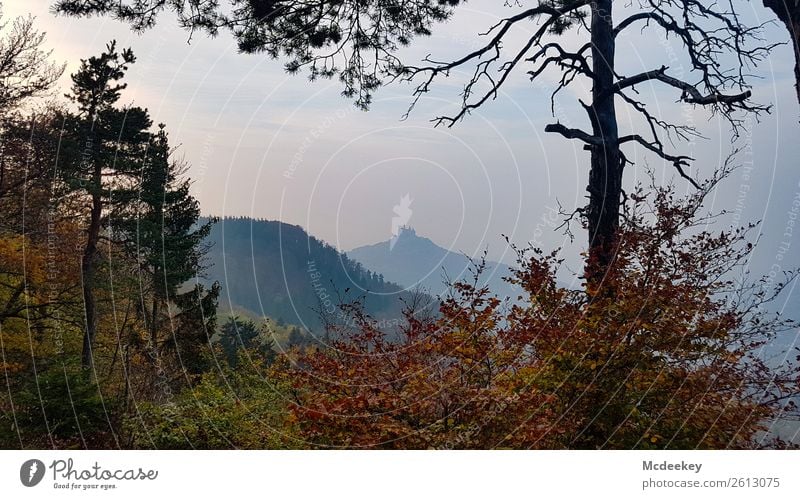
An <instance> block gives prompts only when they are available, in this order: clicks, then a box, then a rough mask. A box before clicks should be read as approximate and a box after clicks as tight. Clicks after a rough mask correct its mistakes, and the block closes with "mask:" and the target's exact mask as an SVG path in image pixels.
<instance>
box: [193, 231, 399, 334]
mask: <svg viewBox="0 0 800 499" xmlns="http://www.w3.org/2000/svg"><path fill="white" fill-rule="evenodd" d="M208 242H209V243H210V246H211V249H210V252H209V254H208V258H207V262H206V263H207V264H208V265H209V268H208V270H207V272H206V274H207V275H206V277H205V280H206V281H209V282H213V281H219V282H220V284H221V286H222V296H221V297H220V307H219V308H220V313H223V314H224V313H226V312H230V311H236V310H245V311H249V312H251V313H252V314H254V315H255V316H267V317H271V318H273V319H274V320H276V321H279V322H281V323H287V324H296V325H299V326H301V327H303V328H304V329H309V330H312V331H317V332H318V331H320V330H321V325H322V323H323V321H322V319H321V317H320V312H322V313H323V314H325V315H328V316H329V317H331V318H333V319H334V320H336V319H337V317H336V315H337V314H339V309H338V307H337V305H338V304H339V303H340V302H341V301H342V300H344V301H353V300H354V299H356V298H362V299H363V302H364V304H365V308H366V310H367V311H368V312H369V313H370V315H372V316H373V317H374V318H375V319H376V320H388V319H397V318H398V317H399V314H400V311H401V310H402V303H401V301H400V298H401V297H404V296H406V297H407V295H408V293H404V292H403V291H402V288H401V287H400V286H398V285H396V284H393V283H391V282H388V280H386V279H385V277H384V276H382V275H380V273H374V272H372V271H371V270H368V269H367V268H365V267H364V266H363V265H362V264H360V263H358V262H354V261H352V260H351V259H350V258H348V257H347V256H346V255H344V254H342V253H340V252H339V251H338V250H337V249H336V248H334V247H333V246H331V245H329V244H327V243H325V242H323V241H320V240H319V239H317V238H315V237H313V236H310V235H309V234H308V233H306V231H305V230H303V229H302V228H301V227H298V226H296V225H290V224H286V223H282V222H276V221H270V220H256V219H252V218H224V219H222V220H220V221H219V222H217V223H216V224H214V226H213V228H212V230H211V234H210V235H209V238H208ZM338 318H339V319H340V318H341V317H340V316H339V317H338Z"/></svg>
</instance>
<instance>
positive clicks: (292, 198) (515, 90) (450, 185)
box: [4, 0, 800, 272]
mask: <svg viewBox="0 0 800 499" xmlns="http://www.w3.org/2000/svg"><path fill="white" fill-rule="evenodd" d="M4 3H5V6H4V11H5V13H6V15H7V16H14V15H20V14H25V13H29V12H30V13H33V14H34V15H36V16H37V18H38V25H39V27H40V28H41V29H43V30H46V31H47V33H48V38H47V46H48V47H51V48H53V56H54V58H55V59H56V60H59V61H66V62H67V63H68V70H67V73H70V72H72V71H74V70H75V69H76V67H77V65H78V62H79V59H80V58H82V57H83V58H85V57H88V56H90V55H94V54H97V53H99V52H100V51H101V50H102V48H103V46H104V44H105V43H106V42H107V41H109V40H111V39H117V40H118V41H119V43H120V44H121V45H122V46H130V47H132V48H133V50H134V52H135V53H136V55H137V56H138V59H139V60H138V62H137V63H136V64H135V65H133V66H132V67H131V70H130V72H129V77H128V82H129V89H128V90H127V91H126V92H125V94H124V100H125V102H135V103H136V104H137V105H140V106H143V107H147V108H148V109H149V110H150V112H151V113H152V115H153V117H154V119H155V120H156V121H157V122H164V123H166V124H167V128H168V130H169V132H170V135H171V137H172V141H173V143H175V144H181V148H180V151H181V154H183V155H184V156H185V158H186V160H187V161H188V162H189V163H190V164H191V170H190V172H191V176H192V178H193V179H194V180H195V184H194V192H195V194H196V196H197V197H198V198H199V199H200V201H201V204H202V206H203V211H204V213H206V214H214V215H250V216H254V217H262V218H268V219H280V220H283V221H285V222H290V223H294V224H299V225H301V226H303V227H305V228H306V229H307V230H308V231H309V232H310V233H311V234H313V235H315V236H317V237H319V238H321V239H323V240H325V241H327V242H330V243H332V244H334V245H336V246H337V247H339V248H342V249H345V250H348V249H351V248H353V247H356V246H359V245H363V244H370V243H374V242H377V241H381V240H386V239H388V238H389V237H390V235H391V220H392V217H393V216H394V214H393V211H392V210H393V207H394V206H395V205H397V204H398V203H399V202H400V199H401V198H402V197H403V196H404V195H406V194H408V195H410V197H411V198H412V199H413V201H412V204H411V210H412V215H411V218H410V220H409V223H410V224H411V225H413V226H414V227H415V228H416V229H417V232H418V233H420V234H421V235H424V236H427V237H430V238H431V239H433V240H434V241H435V242H436V243H437V244H439V245H441V246H444V247H449V248H453V249H454V250H460V251H464V252H467V253H473V252H474V251H476V250H480V249H482V248H484V247H486V246H487V245H488V247H489V252H490V256H492V257H493V258H495V259H503V260H505V261H510V260H511V258H510V255H509V254H508V253H507V248H506V247H505V243H504V242H503V241H502V239H501V235H502V234H505V235H509V236H510V237H511V238H512V240H514V241H516V242H517V243H525V242H526V241H534V242H535V243H537V244H539V245H541V246H543V247H545V248H548V249H549V248H552V247H556V246H560V245H562V244H563V245H565V246H566V248H567V250H566V251H567V254H568V255H569V257H570V261H571V262H573V265H575V266H576V267H577V266H578V263H577V262H578V259H577V253H578V252H579V251H580V250H581V249H582V246H583V243H584V239H585V235H584V234H583V233H581V232H580V231H577V237H578V240H577V242H576V244H569V243H568V242H567V241H566V240H565V238H564V236H563V235H561V234H559V233H557V232H555V231H554V230H553V227H552V225H553V224H554V213H553V211H554V210H555V209H556V207H557V206H558V205H559V203H560V204H561V205H563V206H564V207H565V208H568V209H571V208H573V207H575V206H577V205H581V204H583V203H584V202H585V198H584V196H585V195H586V193H585V186H586V181H587V172H588V153H586V152H584V151H583V150H582V148H581V145H580V144H578V143H577V142H574V141H567V140H566V139H563V138H561V137H560V136H553V135H552V134H545V133H544V132H543V129H544V126H545V125H546V124H548V123H551V122H553V121H554V118H553V117H552V116H551V114H550V106H549V90H550V89H551V88H552V85H551V83H552V81H553V75H552V74H550V75H547V77H546V78H547V79H545V80H543V81H542V83H541V84H537V85H534V84H531V83H530V82H529V81H528V80H527V78H526V76H525V71H526V70H527V69H528V68H527V67H524V66H523V67H522V68H521V70H520V71H519V72H518V74H517V75H516V76H515V77H514V78H513V79H512V80H511V81H509V84H508V85H507V87H506V88H505V89H504V92H503V93H502V94H501V95H499V96H498V98H497V99H496V100H495V101H493V102H490V103H488V104H487V105H485V106H484V107H483V108H482V109H480V110H479V111H478V112H475V113H474V114H473V115H471V116H470V117H468V119H467V120H466V121H464V122H463V123H459V124H458V125H456V126H455V127H453V128H449V129H448V128H436V129H434V128H433V127H432V125H431V123H430V122H429V120H430V119H431V118H432V117H434V116H436V115H438V114H440V113H441V112H443V111H446V110H452V109H454V105H455V103H456V101H457V99H458V92H459V90H460V88H461V85H462V84H463V80H461V79H459V78H458V75H455V76H454V77H453V78H451V79H450V80H449V81H444V80H443V81H441V82H440V83H439V84H437V85H436V86H435V89H434V92H433V93H432V94H431V95H430V96H429V97H428V98H426V99H425V100H424V101H423V102H422V103H421V104H420V106H418V108H417V109H416V110H415V111H414V113H413V114H412V115H411V117H410V118H409V119H407V120H405V121H401V119H400V118H401V116H402V115H403V113H404V112H405V109H406V107H407V105H408V104H409V102H410V95H411V87H409V86H407V85H393V86H390V87H387V88H384V89H382V90H381V91H379V92H378V94H377V95H376V97H375V103H374V105H373V106H372V109H371V111H370V112H368V113H364V112H361V111H357V110H355V109H354V107H353V106H352V103H351V102H350V101H348V100H346V99H344V98H342V97H341V96H340V91H341V88H340V86H339V84H338V83H337V82H336V81H320V82H313V83H311V82H309V81H307V79H306V78H305V77H304V76H288V75H286V74H284V72H283V70H282V64H281V62H279V61H271V60H269V59H267V58H265V57H262V56H252V55H240V54H238V53H237V52H236V49H235V46H234V44H233V42H232V40H231V39H230V37H228V36H225V35H223V36H220V37H219V38H217V39H207V38H206V37H205V36H203V35H202V34H196V35H195V37H194V39H192V40H191V41H190V42H189V40H188V37H187V33H186V32H183V31H181V30H180V29H178V28H177V27H176V25H175V23H174V19H173V18H172V17H171V16H164V17H162V18H161V20H160V23H159V25H158V26H157V27H156V28H155V29H153V30H151V31H148V32H146V33H144V34H143V35H141V36H140V35H136V34H133V33H131V32H130V31H129V30H128V28H127V26H125V25H123V24H120V23H117V22H115V21H113V20H110V19H106V18H101V19H89V20H85V19H81V20H77V19H72V18H63V17H55V16H53V15H51V14H50V13H49V12H48V6H49V3H50V2H48V1H47V0H25V1H22V0H16V1H8V0H6V1H5V2H4ZM735 3H737V4H738V6H739V8H740V10H741V12H742V13H743V15H744V18H745V20H746V21H747V22H754V21H755V20H757V19H761V20H766V19H769V18H770V17H769V12H767V11H766V10H764V9H763V8H762V7H761V2H735ZM517 9H518V8H517ZM508 12H510V11H509V9H508V8H505V7H502V2H498V1H496V0H493V1H491V0H481V1H472V2H470V3H469V4H468V7H467V8H464V9H462V10H461V12H460V13H459V14H458V15H457V16H456V18H455V19H454V20H453V21H452V22H450V23H448V24H447V25H444V26H442V27H441V28H440V29H438V30H435V32H436V35H435V36H433V37H431V38H427V39H420V40H417V41H416V44H415V45H414V47H413V48H412V49H411V50H409V51H408V52H407V53H406V54H405V56H406V57H407V58H409V59H410V60H414V61H416V60H419V58H420V57H421V56H424V55H425V54H428V53H431V54H433V55H434V56H439V57H440V58H444V57H446V56H447V55H459V54H463V53H466V52H467V51H469V50H470V49H471V48H474V47H475V44H476V43H477V42H478V41H479V38H478V36H477V33H479V32H481V31H484V30H485V29H486V28H487V27H488V26H490V25H491V24H493V23H494V22H495V21H496V20H497V19H498V15H504V14H506V15H507V13H508ZM534 28H535V25H534V24H530V25H527V26H525V27H524V28H523V29H521V30H518V32H517V33H515V34H514V36H515V39H524V38H523V37H524V36H525V32H526V31H527V30H529V29H534ZM650 33H651V34H650V35H649V36H638V35H637V34H636V32H635V30H634V33H632V34H630V35H628V36H624V37H621V38H620V40H619V44H618V48H617V57H618V63H619V67H620V68H621V71H623V72H624V73H625V74H633V73H634V72H639V71H641V70H643V69H653V68H657V67H660V66H661V65H662V64H666V65H668V66H671V67H672V69H675V68H676V67H677V68H680V67H681V66H682V65H684V64H687V63H686V61H684V60H683V59H682V58H678V59H675V58H674V55H673V54H675V53H676V51H679V49H680V47H679V45H678V44H677V43H672V42H670V43H663V41H662V38H663V37H662V33H661V32H659V31H651V32H650ZM766 36H767V39H768V40H770V41H783V40H785V39H787V35H786V33H785V32H784V31H783V28H781V27H780V26H774V27H771V28H769V29H767V32H766ZM509 45H513V41H511V42H510V43H509ZM678 53H679V52H678ZM792 65H793V60H792V54H791V50H790V48H789V47H787V46H782V47H778V48H776V49H774V50H773V51H772V52H771V54H770V58H769V59H768V60H766V61H765V62H764V64H763V65H761V66H760V67H759V68H757V69H755V70H754V74H755V75H756V76H757V77H758V79H754V84H755V88H754V94H755V97H756V100H757V101H759V102H763V103H772V104H774V112H773V114H771V115H769V116H765V117H764V118H763V119H762V120H761V122H760V123H758V124H755V123H752V124H751V126H750V127H749V128H748V132H747V134H746V136H745V137H743V139H742V141H741V142H740V144H739V145H741V146H743V147H744V149H745V150H744V152H743V153H741V154H740V155H739V156H738V157H737V159H738V162H739V163H742V164H743V165H744V166H746V167H747V169H742V170H740V171H739V172H737V173H736V174H734V176H733V177H732V178H730V179H729V180H728V181H727V182H725V183H724V184H723V185H722V186H721V187H720V188H719V189H718V191H717V192H716V194H715V199H714V200H713V201H714V205H715V207H717V208H729V209H733V210H737V211H738V214H737V215H736V217H737V220H740V221H741V222H747V221H758V220H762V221H763V222H764V223H763V225H762V227H761V229H762V230H763V234H762V240H761V244H760V246H759V248H758V250H757V252H756V254H755V256H754V266H753V267H754V269H755V270H756V271H758V272H765V271H769V270H770V268H773V270H774V269H775V267H774V265H775V264H779V265H780V267H781V268H782V269H786V268H789V267H791V266H793V265H794V266H797V265H798V264H800V256H798V255H799V254H800V253H798V251H797V247H800V242H798V240H797V237H796V234H789V233H787V232H786V225H787V223H788V220H789V216H790V215H789V211H790V210H791V207H792V201H793V199H794V198H795V196H797V195H798V193H800V186H798V182H800V167H798V166H799V165H798V160H797V158H798V155H800V140H798V139H800V126H798V119H799V118H800V109H798V105H797V102H796V100H795V97H794V89H793V86H792V85H793V79H792V78H793V76H792V72H791V69H792ZM67 86H68V79H67V77H66V76H65V78H64V81H63V87H64V90H66V88H67ZM640 91H641V92H642V97H643V98H644V99H645V100H647V101H648V102H649V103H650V108H651V109H652V110H653V111H654V112H655V113H656V114H659V115H661V116H662V117H670V118H671V119H673V120H675V121H677V122H679V123H686V122H687V121H688V120H691V121H692V122H694V123H696V124H698V125H699V126H700V128H701V130H702V131H703V132H704V134H705V135H706V136H707V137H708V140H699V141H697V142H696V143H695V144H691V145H686V144H677V145H676V149H675V152H678V153H682V154H689V155H691V156H693V157H695V158H697V160H698V161H697V162H696V165H695V168H693V170H695V171H700V172H701V176H702V172H705V173H709V172H710V171H711V170H712V169H713V168H714V167H715V166H716V165H717V164H718V163H719V162H720V161H721V160H722V159H724V158H725V157H726V156H727V153H728V151H729V150H730V147H731V144H730V139H729V133H728V127H727V125H726V124H725V123H723V122H720V121H719V120H717V119H716V118H713V119H712V118H710V117H709V116H708V115H707V114H706V113H705V112H704V111H703V110H701V109H697V110H694V111H692V112H690V113H688V114H687V113H686V112H684V111H685V110H684V109H683V108H682V107H681V106H680V105H678V104H675V101H676V99H677V98H678V94H677V93H676V92H674V91H670V90H664V89H662V88H661V87H658V86H652V87H648V86H642V87H641V88H640ZM586 92H588V88H586V87H583V88H582V87H580V86H576V87H575V88H574V89H573V90H570V91H566V92H564V93H562V94H561V97H560V98H559V101H558V102H559V108H558V113H557V114H558V117H559V119H560V120H561V121H562V122H564V123H568V124H570V125H573V126H580V127H582V128H587V125H586V123H585V116H584V114H583V113H582V111H578V110H577V108H576V105H577V104H576V97H578V96H581V95H584V94H586ZM635 119H636V118H635V117H633V115H631V114H629V111H628V110H627V109H624V108H622V107H620V120H621V124H622V128H623V129H624V128H626V127H627V126H638V123H639V122H638V121H635ZM628 156H629V157H630V158H631V159H634V160H636V161H637V162H638V163H639V164H638V165H637V167H635V168H630V169H629V171H627V172H626V184H628V185H630V184H632V183H633V182H635V181H636V180H637V179H641V178H642V174H643V172H644V170H643V165H644V164H645V161H647V163H648V164H649V165H650V166H651V167H652V168H653V169H654V170H655V171H656V173H657V175H659V177H660V178H663V179H667V180H668V179H671V178H674V177H675V175H674V171H673V170H672V169H671V168H670V167H667V166H665V165H663V164H662V163H661V162H660V161H657V160H656V159H655V158H653V157H647V156H644V155H642V153H641V151H639V152H634V150H631V151H630V152H629V154H628ZM676 183H677V184H678V185H679V186H680V188H681V189H688V188H689V186H688V185H686V183H685V182H682V181H681V180H679V179H677V180H676ZM797 232H798V233H800V229H798V230H797ZM787 244H788V245H789V246H788V248H789V249H788V251H784V253H786V254H787V256H785V257H784V258H783V260H777V259H776V257H777V255H779V252H780V247H781V245H783V247H784V248H787V246H786V245H787Z"/></svg>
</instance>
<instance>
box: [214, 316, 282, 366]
mask: <svg viewBox="0 0 800 499" xmlns="http://www.w3.org/2000/svg"><path fill="white" fill-rule="evenodd" d="M219 344H220V346H221V347H222V351H223V352H224V353H225V357H226V359H227V361H228V365H230V366H231V367H232V368H236V367H237V366H238V365H239V355H240V354H241V353H242V352H248V353H251V354H256V355H258V356H259V357H260V358H261V359H262V360H263V361H264V362H265V363H266V364H267V365H269V364H271V363H272V362H273V361H274V360H275V351H274V350H273V348H272V347H273V345H274V342H273V340H272V339H271V338H270V337H269V336H268V332H267V330H266V329H265V327H264V325H262V326H260V327H259V326H257V325H256V324H255V323H254V322H253V321H251V320H243V319H241V318H239V317H228V320H227V321H226V322H225V324H223V325H222V327H221V328H220V330H219Z"/></svg>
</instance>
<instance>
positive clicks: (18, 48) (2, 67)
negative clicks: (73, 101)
mask: <svg viewBox="0 0 800 499" xmlns="http://www.w3.org/2000/svg"><path fill="white" fill-rule="evenodd" d="M0 32H4V33H3V36H2V37H0V114H3V115H4V114H6V113H7V112H9V111H11V110H13V109H16V108H17V107H19V105H20V104H22V103H23V102H24V101H26V100H28V99H30V98H31V97H36V96H40V95H43V94H46V93H47V92H49V91H50V90H51V89H52V87H53V84H55V82H56V81H57V80H58V79H59V78H60V77H61V74H62V73H63V72H64V68H65V65H63V64H62V65H58V64H56V63H53V62H51V60H50V54H51V52H50V51H46V50H44V49H42V45H43V44H44V41H45V34H44V33H42V32H40V31H38V30H36V28H35V26H34V19H33V16H28V17H27V18H22V17H18V18H16V19H14V20H13V21H12V22H10V23H9V21H5V20H3V19H2V4H0Z"/></svg>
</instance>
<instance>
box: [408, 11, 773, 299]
mask: <svg viewBox="0 0 800 499" xmlns="http://www.w3.org/2000/svg"><path fill="white" fill-rule="evenodd" d="M612 7H613V3H612V1H611V0H596V1H590V0H556V1H542V2H539V4H538V5H537V6H536V7H533V8H529V9H523V10H521V11H520V12H519V13H517V14H515V15H513V16H510V17H508V18H506V19H503V20H502V21H501V22H499V23H497V24H496V25H494V26H492V27H491V28H490V29H489V31H488V32H487V33H486V34H485V35H486V36H487V41H486V43H485V44H483V45H482V46H481V47H480V48H478V49H477V50H474V51H473V52H470V53H469V54H466V55H465V56H463V57H461V58H459V59H456V60H453V61H445V62H442V61H435V60H432V59H430V58H428V59H427V60H426V64H425V65H421V66H411V67H405V68H403V72H402V76H401V77H402V78H404V79H406V80H415V79H419V78H422V81H421V83H418V86H417V87H416V90H415V95H416V99H419V98H420V97H421V96H422V95H423V94H425V93H426V92H428V91H429V89H430V87H431V84H432V83H433V82H434V80H435V79H436V78H437V77H440V76H442V77H444V76H448V75H449V74H450V72H451V71H453V70H455V69H457V68H463V67H469V66H470V65H471V66H472V67H473V70H472V71H471V77H470V79H469V80H468V82H467V84H466V86H465V88H464V91H463V94H462V101H461V109H460V111H458V112H457V113H455V114H454V115H452V116H441V117H439V118H437V120H436V123H437V124H445V125H447V126H452V125H454V124H455V123H456V122H458V121H459V120H461V119H462V118H464V117H465V116H466V115H467V114H469V113H470V112H471V111H472V110H474V109H476V108H478V107H480V106H481V105H483V104H484V103H486V102H487V101H489V100H492V99H494V98H496V97H497V95H498V90H499V88H500V87H501V86H502V85H503V84H504V83H505V82H506V81H507V80H508V78H509V77H510V76H511V74H512V73H513V72H514V71H515V70H516V69H517V68H518V67H519V66H522V65H523V64H524V65H528V67H529V68H530V69H529V70H528V75H529V76H530V79H531V80H537V79H538V78H540V77H541V76H542V75H543V74H544V72H545V71H546V70H547V69H549V68H554V69H556V70H558V71H560V73H561V78H560V81H559V83H558V85H556V88H555V89H554V91H553V93H552V95H551V99H552V100H553V101H554V99H555V97H556V94H558V93H559V92H560V91H561V90H563V89H564V88H566V87H568V86H570V85H571V84H573V83H574V82H575V81H576V80H577V79H578V78H585V79H587V80H588V81H589V82H590V83H591V87H592V93H591V98H592V100H591V102H588V103H586V102H583V101H581V102H580V104H581V106H582V107H583V109H584V110H585V111H586V116H587V118H588V123H589V126H590V128H589V129H588V130H583V129H579V128H568V127H566V126H564V125H563V124H561V123H553V124H550V125H548V126H547V127H546V128H545V131H547V132H552V133H557V134H560V135H562V136H564V137H566V138H568V139H574V140H578V141H581V142H583V144H584V148H585V149H587V150H589V151H590V155H591V160H590V169H589V185H588V187H587V190H588V192H589V204H588V206H587V207H586V208H579V211H580V212H581V213H583V214H585V216H586V220H587V224H588V229H589V247H590V251H589V262H588V264H587V279H588V280H589V282H590V283H595V284H597V283H599V281H600V280H602V277H603V274H604V270H605V269H606V267H607V266H608V264H609V263H610V262H611V260H612V259H613V257H614V247H615V235H616V233H617V229H618V226H619V217H620V205H621V199H622V195H623V190H622V175H623V171H624V169H625V166H626V165H627V164H630V162H629V161H628V159H627V157H626V151H625V150H624V148H625V147H629V146H638V147H641V148H644V150H646V151H648V152H649V153H653V154H655V155H656V156H658V157H660V158H661V159H663V160H664V161H666V162H667V163H669V164H671V165H672V166H673V167H674V168H675V170H676V171H677V173H678V174H679V175H680V176H681V177H683V178H685V179H686V180H687V181H689V182H690V183H692V184H693V185H694V186H696V187H700V182H699V181H698V180H695V178H694V177H692V176H691V175H690V174H689V173H688V171H687V168H688V166H689V165H690V163H691V161H692V159H691V158H690V157H688V156H685V155H680V154H678V153H674V152H672V151H670V150H668V149H667V147H666V145H665V144H673V143H674V141H676V140H688V139H690V138H692V137H694V136H698V135H699V132H698V131H697V130H696V129H695V128H694V127H693V126H691V125H683V124H675V123H670V122H668V121H665V120H664V119H662V118H660V117H659V116H657V115H656V114H654V113H652V112H651V111H650V110H649V109H648V107H647V105H646V103H645V102H643V101H642V100H640V98H639V97H638V96H637V91H636V87H637V85H641V84H644V83H659V84H663V85H666V86H668V87H672V88H674V89H675V92H676V93H677V94H678V95H679V100H680V101H682V102H684V103H687V104H690V105H697V106H703V107H708V108H710V109H711V111H712V112H713V113H716V114H718V115H720V116H722V117H723V118H724V119H726V120H728V122H729V123H730V124H731V126H732V127H733V131H734V133H737V132H738V131H739V129H740V127H741V125H742V121H741V118H740V117H738V115H737V113H736V111H749V112H754V113H760V112H762V111H767V110H768V108H767V107H765V106H760V105H756V104H753V103H751V102H750V96H751V92H750V90H749V88H748V83H747V76H748V74H747V71H748V70H749V69H751V68H752V67H753V66H754V65H756V64H757V63H758V62H759V61H760V60H761V59H762V58H763V57H765V56H766V55H767V54H768V51H769V50H770V48H771V46H770V45H766V44H764V43H761V41H760V40H761V39H760V38H759V33H760V29H761V26H755V27H748V26H745V25H743V24H742V23H741V22H740V20H739V16H738V14H737V13H736V11H735V10H734V7H733V4H732V3H730V4H729V7H720V6H718V5H713V4H708V2H700V1H696V0H640V1H634V2H632V3H627V4H625V7H624V15H623V16H620V20H619V21H617V20H616V16H615V13H614V11H613V9H612ZM532 20H533V21H536V23H537V24H536V29H535V31H534V33H533V34H532V35H531V36H530V37H528V39H527V40H526V41H525V42H524V43H523V44H522V45H521V46H519V47H514V49H513V50H511V49H510V48H508V47H506V46H505V44H504V42H506V40H507V39H508V38H510V37H508V34H509V32H510V31H511V30H512V29H513V28H515V27H516V26H518V25H520V24H521V23H530V21H532ZM633 29H637V30H657V31H660V32H661V34H662V36H667V37H674V38H675V39H677V40H678V41H679V42H680V43H681V45H682V47H683V50H684V52H685V54H686V57H687V58H688V60H689V61H690V62H691V72H690V76H692V77H693V79H692V80H684V79H680V78H678V77H676V76H673V75H671V74H670V71H669V68H668V67H667V66H665V65H659V66H655V67H653V68H652V69H649V70H646V71H643V72H641V73H638V74H632V75H623V74H619V72H618V71H617V69H616V64H615V61H616V55H617V54H616V40H617V37H618V36H619V35H620V34H621V33H623V32H625V31H626V30H633ZM568 30H574V31H576V32H577V33H578V34H579V35H582V37H583V39H584V40H585V43H584V44H583V45H579V46H578V48H577V49H570V48H569V47H568V45H567V43H564V42H562V40H564V37H563V36H562V35H563V34H564V33H565V32H567V31H568ZM754 41H755V42H758V43H756V45H757V46H756V47H753V48H748V47H749V44H750V43H752V42H754ZM725 56H732V59H733V60H734V61H736V62H735V63H734V67H733V68H727V67H724V66H723V63H722V62H721V61H723V60H725ZM620 102H622V103H625V104H627V105H628V106H630V107H631V108H632V109H633V111H634V112H635V113H638V114H639V115H641V116H642V117H643V119H644V123H646V126H645V128H644V131H643V132H641V133H640V132H638V131H635V130H634V131H632V132H631V133H627V134H624V135H623V134H621V133H620V131H619V126H618V120H617V115H616V108H615V106H616V104H617V103H620Z"/></svg>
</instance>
